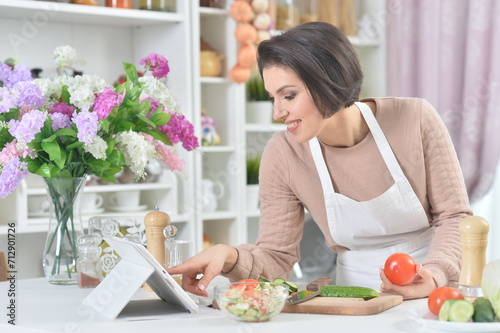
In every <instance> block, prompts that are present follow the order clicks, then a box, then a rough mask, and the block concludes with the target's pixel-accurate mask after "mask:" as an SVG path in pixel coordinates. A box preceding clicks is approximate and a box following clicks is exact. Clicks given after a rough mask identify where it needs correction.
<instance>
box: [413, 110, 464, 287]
mask: <svg viewBox="0 0 500 333" xmlns="http://www.w3.org/2000/svg"><path fill="white" fill-rule="evenodd" d="M421 134H422V144H423V151H424V160H425V172H426V183H427V197H428V200H429V203H430V214H431V222H430V223H431V225H432V226H434V227H435V236H434V238H433V241H432V244H431V248H430V250H429V254H428V256H427V258H426V260H425V261H424V262H423V263H422V264H423V265H424V266H425V267H426V268H427V269H429V270H430V271H431V272H432V273H433V276H434V280H435V282H436V284H437V286H438V287H439V286H444V285H454V284H456V283H457V282H458V278H459V276H460V268H461V261H462V248H461V243H460V232H459V224H460V221H461V220H462V219H464V218H465V217H466V216H470V215H472V212H471V209H470V205H469V200H468V196H467V191H466V188H465V183H464V180H463V175H462V171H461V169H460V164H459V161H458V158H457V155H456V152H455V149H454V147H453V143H452V141H451V138H450V136H449V134H448V131H447V129H446V127H445V125H444V123H443V121H442V120H441V118H440V117H439V115H438V113H437V112H436V110H435V109H434V108H433V107H432V106H431V105H430V104H429V103H428V102H427V101H425V100H422V108H421Z"/></svg>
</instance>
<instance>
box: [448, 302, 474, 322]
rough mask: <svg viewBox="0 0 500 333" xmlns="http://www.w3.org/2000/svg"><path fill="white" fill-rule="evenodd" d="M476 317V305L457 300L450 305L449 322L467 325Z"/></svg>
mask: <svg viewBox="0 0 500 333" xmlns="http://www.w3.org/2000/svg"><path fill="white" fill-rule="evenodd" d="M473 315H474V305H472V303H471V302H469V301H466V300H462V299H459V300H455V302H453V303H451V304H450V309H449V311H448V320H449V321H456V322H461V323H466V322H468V321H470V320H471V318H472V316H473Z"/></svg>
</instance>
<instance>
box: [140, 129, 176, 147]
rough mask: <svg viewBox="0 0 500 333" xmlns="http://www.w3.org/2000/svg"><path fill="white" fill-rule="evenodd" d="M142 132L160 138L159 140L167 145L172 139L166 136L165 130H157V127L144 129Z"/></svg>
mask: <svg viewBox="0 0 500 333" xmlns="http://www.w3.org/2000/svg"><path fill="white" fill-rule="evenodd" d="M143 132H144V133H147V134H149V135H151V136H152V137H153V138H155V139H156V140H160V141H161V142H163V143H164V144H166V145H169V146H171V145H172V141H170V138H169V137H168V135H167V134H166V133H165V132H163V131H161V130H158V129H145V130H144V131H143Z"/></svg>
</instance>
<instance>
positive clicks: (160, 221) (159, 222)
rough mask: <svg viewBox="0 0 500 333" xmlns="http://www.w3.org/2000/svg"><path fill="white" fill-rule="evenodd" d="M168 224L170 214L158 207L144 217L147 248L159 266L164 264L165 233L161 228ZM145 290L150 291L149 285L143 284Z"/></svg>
mask: <svg viewBox="0 0 500 333" xmlns="http://www.w3.org/2000/svg"><path fill="white" fill-rule="evenodd" d="M169 224H170V216H169V215H168V214H167V213H165V212H160V211H159V209H158V207H155V208H154V210H153V211H152V212H149V213H148V214H146V216H145V217H144V225H145V226H146V240H147V249H148V251H149V253H151V255H152V256H153V257H154V258H155V259H156V261H158V263H159V264H160V266H162V267H164V266H165V240H166V238H165V235H164V234H163V230H164V229H165V227H166V226H168V225H169ZM144 289H145V290H146V291H152V289H151V287H149V286H148V285H147V284H145V286H144Z"/></svg>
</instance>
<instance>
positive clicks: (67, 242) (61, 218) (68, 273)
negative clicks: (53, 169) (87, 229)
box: [43, 177, 86, 284]
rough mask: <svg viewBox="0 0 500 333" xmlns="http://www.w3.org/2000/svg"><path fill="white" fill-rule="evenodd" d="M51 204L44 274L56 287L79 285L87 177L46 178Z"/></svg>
mask: <svg viewBox="0 0 500 333" xmlns="http://www.w3.org/2000/svg"><path fill="white" fill-rule="evenodd" d="M44 180H45V185H46V189H47V196H48V199H49V203H50V210H49V212H50V216H49V218H50V219H49V230H48V232H47V239H46V242H45V248H44V251H43V271H44V273H45V277H46V278H47V279H48V280H49V282H50V283H52V284H77V283H78V278H77V272H76V263H77V257H78V252H77V251H78V248H77V243H76V241H77V239H78V236H80V235H82V234H83V227H82V220H81V217H80V199H81V195H82V192H83V189H84V187H85V182H86V177H80V178H44Z"/></svg>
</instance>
